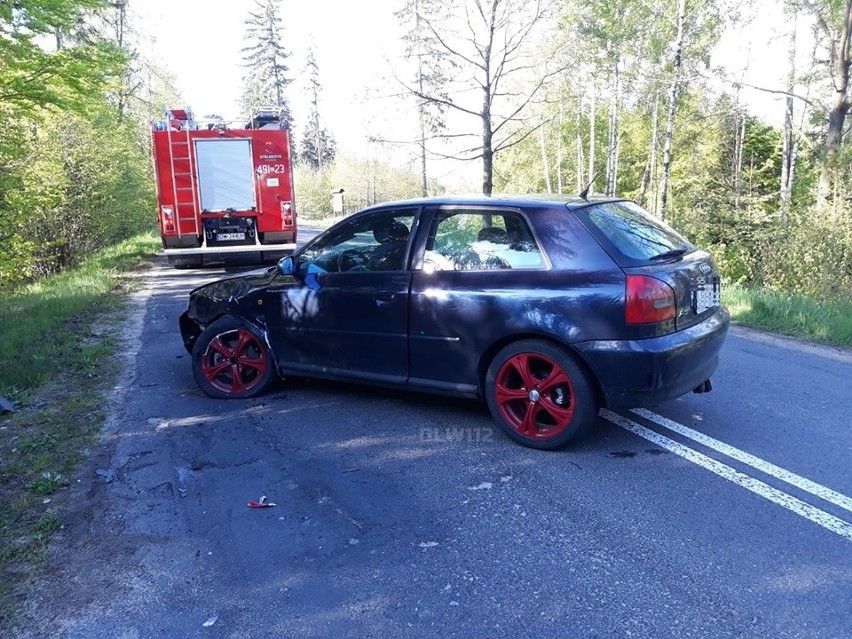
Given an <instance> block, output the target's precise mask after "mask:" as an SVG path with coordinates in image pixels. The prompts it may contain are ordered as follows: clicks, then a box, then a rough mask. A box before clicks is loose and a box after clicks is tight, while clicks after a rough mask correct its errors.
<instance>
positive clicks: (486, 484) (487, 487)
mask: <svg viewBox="0 0 852 639" xmlns="http://www.w3.org/2000/svg"><path fill="white" fill-rule="evenodd" d="M493 486H494V484H492V483H491V482H490V481H484V482H482V483H481V484H479V486H468V488H467V489H468V490H491V488H492V487H493Z"/></svg>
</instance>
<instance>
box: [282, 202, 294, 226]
mask: <svg viewBox="0 0 852 639" xmlns="http://www.w3.org/2000/svg"><path fill="white" fill-rule="evenodd" d="M281 223H282V224H283V225H284V226H293V205H292V204H290V202H282V203H281Z"/></svg>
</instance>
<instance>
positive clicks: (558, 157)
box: [556, 104, 565, 193]
mask: <svg viewBox="0 0 852 639" xmlns="http://www.w3.org/2000/svg"><path fill="white" fill-rule="evenodd" d="M564 128H565V122H564V120H563V111H562V105H561V104H560V105H559V128H558V129H557V131H558V135H557V136H556V192H557V193H562V192H563V185H562V131H563V130H564Z"/></svg>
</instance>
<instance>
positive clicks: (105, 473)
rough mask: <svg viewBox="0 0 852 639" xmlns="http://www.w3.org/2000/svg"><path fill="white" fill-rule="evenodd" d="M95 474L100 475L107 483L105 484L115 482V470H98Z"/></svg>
mask: <svg viewBox="0 0 852 639" xmlns="http://www.w3.org/2000/svg"><path fill="white" fill-rule="evenodd" d="M95 474H96V475H100V476H101V477H103V478H104V482H105V483H107V484H109V483H110V482H112V481H114V480H115V471H114V470H110V469H108V468H98V469H97V470H96V471H95Z"/></svg>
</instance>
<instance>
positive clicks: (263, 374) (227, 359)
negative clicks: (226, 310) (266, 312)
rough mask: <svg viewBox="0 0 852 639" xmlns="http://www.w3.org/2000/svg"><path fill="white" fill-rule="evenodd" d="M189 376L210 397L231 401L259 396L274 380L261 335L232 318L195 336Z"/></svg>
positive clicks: (251, 326) (274, 374) (269, 354)
mask: <svg viewBox="0 0 852 639" xmlns="http://www.w3.org/2000/svg"><path fill="white" fill-rule="evenodd" d="M192 372H193V374H194V375H195V381H196V382H197V383H198V385H199V386H200V387H201V390H203V391H204V392H205V393H207V394H208V395H210V396H211V397H218V398H233V399H240V398H244V397H254V396H255V395H259V394H261V393H262V392H263V391H265V390H266V389H267V388H268V387H269V385H270V384H271V383H272V381H273V380H274V379H275V377H276V376H277V375H276V372H275V362H273V361H272V354H271V353H270V352H269V347H268V346H267V345H266V339H265V338H264V336H263V334H262V333H261V331H260V330H259V329H258V328H257V327H255V326H253V325H251V324H249V323H248V322H246V321H244V320H241V319H239V318H236V317H233V316H231V315H226V316H224V317H221V318H219V319H218V320H216V321H215V322H213V323H212V324H211V325H210V326H208V327H207V328H206V329H205V330H204V332H203V333H201V335H199V336H198V339H197V340H196V341H195V344H194V346H193V347H192Z"/></svg>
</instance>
